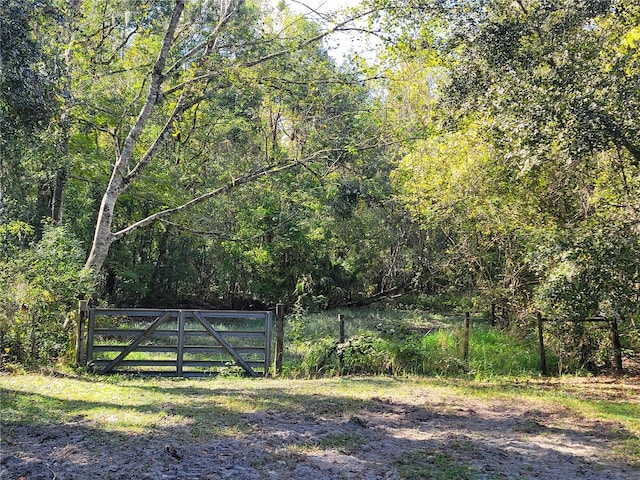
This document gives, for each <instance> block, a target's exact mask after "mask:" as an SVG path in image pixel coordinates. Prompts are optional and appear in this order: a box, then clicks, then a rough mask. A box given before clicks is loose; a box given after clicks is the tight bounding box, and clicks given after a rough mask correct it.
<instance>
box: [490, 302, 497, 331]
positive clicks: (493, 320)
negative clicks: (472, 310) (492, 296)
mask: <svg viewBox="0 0 640 480" xmlns="http://www.w3.org/2000/svg"><path fill="white" fill-rule="evenodd" d="M491 326H492V327H495V326H496V304H495V303H492V304H491Z"/></svg>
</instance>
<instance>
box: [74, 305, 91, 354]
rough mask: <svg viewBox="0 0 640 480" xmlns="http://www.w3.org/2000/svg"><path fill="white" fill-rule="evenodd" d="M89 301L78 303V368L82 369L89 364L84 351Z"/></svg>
mask: <svg viewBox="0 0 640 480" xmlns="http://www.w3.org/2000/svg"><path fill="white" fill-rule="evenodd" d="M88 305H89V300H79V301H78V327H77V329H76V366H78V367H80V366H83V365H85V364H86V363H87V361H86V358H85V356H84V353H85V352H83V350H84V345H85V343H84V342H83V341H82V340H83V339H84V323H85V321H86V319H87V308H88Z"/></svg>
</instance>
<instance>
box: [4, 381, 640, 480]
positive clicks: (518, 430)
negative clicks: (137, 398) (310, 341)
mask: <svg viewBox="0 0 640 480" xmlns="http://www.w3.org/2000/svg"><path fill="white" fill-rule="evenodd" d="M225 392H226V394H228V393H229V389H227V390H225ZM237 393H238V395H242V394H243V390H242V386H239V387H238V392H237ZM382 393H383V394H382V395H380V396H370V397H368V398H366V399H365V400H363V401H361V402H360V403H358V402H355V403H353V404H351V406H350V407H349V408H348V409H345V408H342V407H336V406H335V405H333V404H332V403H331V402H330V401H325V400H323V401H318V402H315V401H313V398H312V397H309V398H307V400H305V401H303V402H298V403H292V404H291V405H289V406H287V407H282V408H279V407H274V408H271V407H269V406H267V407H266V408H264V409H255V411H251V412H243V413H242V414H241V415H240V416H239V417H238V418H237V419H236V420H234V422H235V423H234V425H233V426H234V428H235V429H236V432H237V431H241V432H242V434H237V433H236V434H233V435H225V434H224V433H221V432H223V430H220V431H219V432H218V433H217V434H214V435H211V436H210V437H209V436H207V435H205V437H206V440H204V441H203V440H202V436H200V437H199V440H198V441H195V442H189V441H186V442H180V443H179V442H178V441H176V440H175V438H176V437H175V436H173V435H168V434H167V429H162V428H159V429H157V431H154V432H151V433H144V434H140V435H116V434H113V433H105V432H104V431H101V430H100V429H97V428H96V426H95V424H94V422H93V421H90V420H87V419H85V418H83V417H79V418H77V419H74V420H72V421H69V422H65V423H62V424H45V425H38V426H24V425H13V426H11V427H10V428H8V429H5V430H6V431H5V432H3V437H4V440H3V443H2V459H1V461H0V478H1V479H16V480H17V479H25V480H27V479H28V480H39V479H48V480H51V479H58V480H63V479H123V480H124V479H128V480H129V479H149V480H151V479H154V480H158V479H180V480H191V479H193V480H204V479H211V480H213V479H225V478H233V479H236V480H244V479H282V480H284V479H291V480H315V479H336V480H337V479H363V480H364V479H368V480H374V479H376V480H378V479H380V480H381V479H429V478H436V479H464V478H469V479H547V480H553V479H558V480H570V479H585V480H588V479H603V480H604V479H606V480H637V479H640V467H638V465H635V466H634V465H629V464H625V463H624V462H623V461H622V460H621V459H620V458H619V457H618V456H616V454H615V448H614V447H618V446H620V445H622V444H623V443H624V440H625V438H628V437H629V435H632V434H631V433H629V432H627V431H624V429H623V428H622V426H621V425H619V424H616V423H612V422H601V421H592V420H586V419H584V418H582V417H581V416H579V415H577V414H575V413H574V412H572V411H570V410H569V409H567V408H566V407H561V406H555V405H548V404H542V403H540V402H535V401H533V400H531V401H518V402H517V403H513V402H512V401H509V400H505V399H501V400H488V401H482V400H478V399H477V398H476V399H468V398H465V397H464V396H462V395H451V394H446V393H445V394H443V393H442V392H433V391H430V390H427V389H424V388H416V389H414V390H412V391H411V392H410V394H409V395H408V394H407V391H406V389H405V390H403V391H402V392H401V393H398V395H395V394H394V393H393V391H389V390H388V389H385V390H383V392H382ZM318 395H321V394H320V393H319V394H318ZM305 402H306V403H307V404H308V405H307V406H305V404H304V403H305ZM171 408H172V407H171V406H167V407H166V410H167V412H166V415H164V416H163V418H162V419H161V421H162V422H165V423H166V424H167V425H168V424H171V423H172V422H173V418H172V412H171ZM187 420H188V418H187ZM179 428H185V429H187V428H189V429H193V428H195V427H194V425H189V424H188V422H185V425H184V426H181V427H179ZM174 433H175V431H174Z"/></svg>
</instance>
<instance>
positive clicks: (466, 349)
mask: <svg viewBox="0 0 640 480" xmlns="http://www.w3.org/2000/svg"><path fill="white" fill-rule="evenodd" d="M470 329H471V313H469V312H465V314H464V344H463V345H462V357H463V359H464V361H465V362H466V361H467V360H468V359H469V330H470Z"/></svg>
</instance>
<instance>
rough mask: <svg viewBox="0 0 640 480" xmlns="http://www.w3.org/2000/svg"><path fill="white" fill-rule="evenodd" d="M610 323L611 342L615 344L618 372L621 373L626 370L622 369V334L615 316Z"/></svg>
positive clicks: (614, 354) (614, 353) (614, 350)
mask: <svg viewBox="0 0 640 480" xmlns="http://www.w3.org/2000/svg"><path fill="white" fill-rule="evenodd" d="M609 325H610V327H611V344H612V346H613V359H614V362H615V367H616V373H617V374H618V375H620V374H622V373H624V370H623V369H622V345H621V344H620V334H619V333H618V320H617V319H616V318H615V317H613V318H612V319H611V321H610V322H609Z"/></svg>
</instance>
